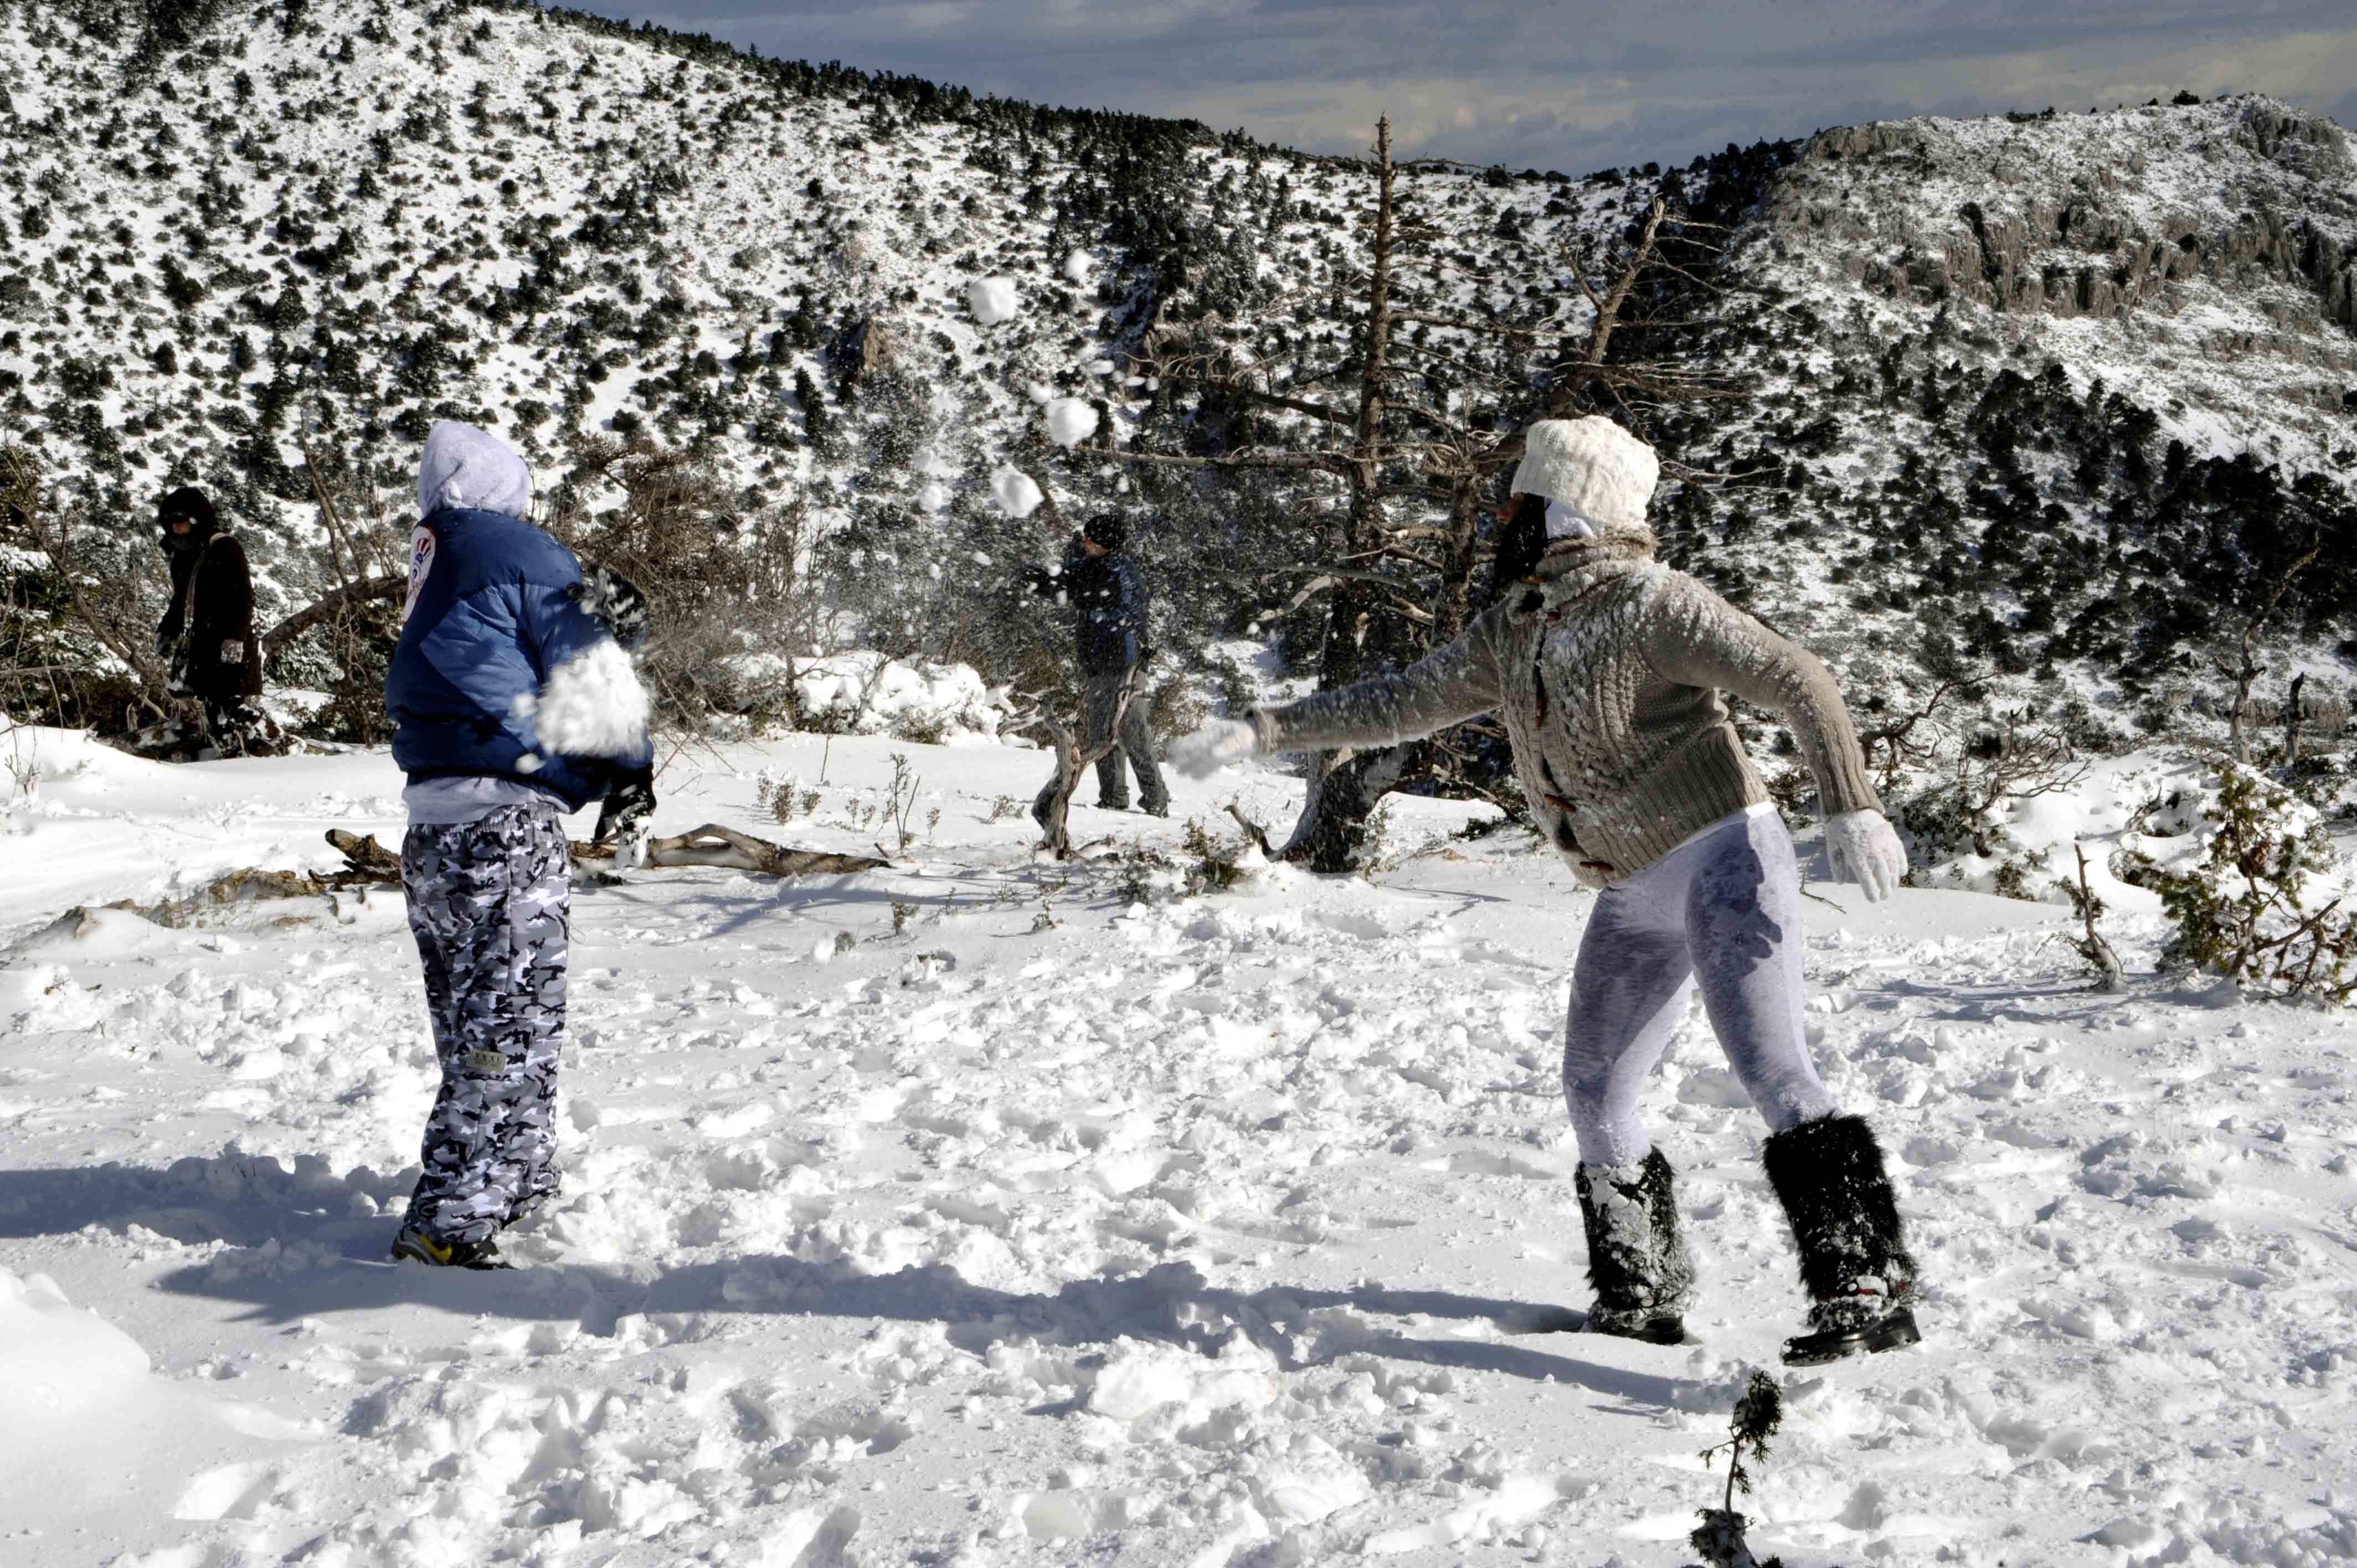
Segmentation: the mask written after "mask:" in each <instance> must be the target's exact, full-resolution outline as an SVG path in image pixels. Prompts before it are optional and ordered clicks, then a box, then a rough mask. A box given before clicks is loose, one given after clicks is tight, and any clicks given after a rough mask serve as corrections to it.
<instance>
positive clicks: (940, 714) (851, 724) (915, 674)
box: [794, 649, 1010, 745]
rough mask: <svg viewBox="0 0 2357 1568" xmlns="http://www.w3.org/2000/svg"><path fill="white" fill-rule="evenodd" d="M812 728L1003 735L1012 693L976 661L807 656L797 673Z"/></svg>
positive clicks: (925, 739)
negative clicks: (993, 682) (991, 683)
mask: <svg viewBox="0 0 2357 1568" xmlns="http://www.w3.org/2000/svg"><path fill="white" fill-rule="evenodd" d="M794 697H795V703H794V706H795V711H796V712H797V713H799V714H801V715H802V724H803V725H804V726H805V727H806V728H809V729H813V730H820V731H827V732H832V733H834V734H839V735H891V736H899V738H901V739H903V740H913V741H918V742H920V743H923V744H928V745H939V744H941V743H942V742H945V741H949V740H952V739H955V738H956V737H958V736H990V737H993V738H996V736H997V735H998V731H999V725H1002V724H1004V723H1005V722H1006V720H1007V718H1008V717H1009V716H1010V710H1009V709H1008V707H1007V704H1006V696H1005V694H1004V693H1001V692H998V691H994V690H993V689H991V688H990V687H988V686H985V684H984V683H983V679H982V677H981V676H980V675H978V674H976V673H975V672H974V669H973V667H972V666H970V665H965V664H911V663H903V662H901V661H900V660H896V659H888V658H887V657H885V656H884V655H883V654H881V653H878V652H876V651H875V650H871V649H855V650H851V651H848V652H844V653H835V654H830V655H828V656H827V657H825V658H823V659H813V660H805V661H804V662H803V663H802V666H801V667H800V669H799V671H797V673H796V675H795V679H794Z"/></svg>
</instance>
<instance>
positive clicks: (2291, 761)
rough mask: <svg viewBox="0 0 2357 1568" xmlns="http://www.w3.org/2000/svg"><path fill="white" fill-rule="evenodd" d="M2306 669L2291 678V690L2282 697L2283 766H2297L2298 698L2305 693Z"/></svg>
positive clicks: (2306, 686) (2306, 687) (2306, 684)
mask: <svg viewBox="0 0 2357 1568" xmlns="http://www.w3.org/2000/svg"><path fill="white" fill-rule="evenodd" d="M2307 690H2308V671H2305V670H2303V671H2299V673H2298V674H2297V675H2294V676H2293V677H2292V678H2291V690H2290V692H2288V693H2286V695H2285V698H2284V766H2285V767H2286V768H2298V766H2299V721H2300V700H2301V699H2302V698H2303V697H2304V696H2306V695H2307Z"/></svg>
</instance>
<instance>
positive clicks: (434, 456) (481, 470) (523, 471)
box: [417, 419, 532, 518]
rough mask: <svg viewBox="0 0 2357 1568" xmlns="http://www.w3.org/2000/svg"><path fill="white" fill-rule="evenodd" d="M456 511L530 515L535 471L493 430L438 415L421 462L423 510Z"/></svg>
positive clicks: (419, 482) (419, 507)
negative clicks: (477, 427)
mask: <svg viewBox="0 0 2357 1568" xmlns="http://www.w3.org/2000/svg"><path fill="white" fill-rule="evenodd" d="M447 510H462V511H495V512H500V513H502V514H504V515H506V516H508V517H514V518H523V517H529V516H530V515H531V514H532V470H531V469H530V468H528V467H525V466H524V461H523V459H522V457H519V456H516V454H515V452H514V450H513V449H512V448H511V447H510V446H508V444H507V443H506V442H504V441H501V440H500V438H499V437H498V436H496V435H491V434H490V432H489V431H485V430H478V429H476V428H475V427H474V426H473V425H471V424H459V423H458V422H457V420H454V419H437V420H436V421H435V422H434V428H433V429H432V430H430V431H428V432H426V435H425V458H424V459H423V460H422V461H421V462H420V463H419V464H418V466H417V511H418V515H419V516H421V517H432V516H433V515H434V514H435V513H436V512H437V511H447Z"/></svg>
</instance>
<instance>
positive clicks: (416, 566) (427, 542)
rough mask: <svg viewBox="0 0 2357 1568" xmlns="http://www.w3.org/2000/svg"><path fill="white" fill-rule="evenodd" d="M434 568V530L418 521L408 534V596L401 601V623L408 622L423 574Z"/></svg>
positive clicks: (421, 586)
mask: <svg viewBox="0 0 2357 1568" xmlns="http://www.w3.org/2000/svg"><path fill="white" fill-rule="evenodd" d="M432 570H434V531H433V530H432V529H430V528H428V527H426V526H425V524H424V523H422V522H421V523H419V524H418V525H417V527H416V528H415V529H414V531H413V532H411V533H410V535H409V596H408V597H407V598H405V599H404V600H402V601H401V624H402V625H404V626H407V625H408V624H409V612H410V611H412V610H414V609H415V608H416V607H417V596H418V594H419V593H420V592H421V591H422V590H423V589H424V588H425V575H426V574H427V573H428V572H431V571H432Z"/></svg>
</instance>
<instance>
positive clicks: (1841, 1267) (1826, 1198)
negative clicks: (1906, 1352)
mask: <svg viewBox="0 0 2357 1568" xmlns="http://www.w3.org/2000/svg"><path fill="white" fill-rule="evenodd" d="M1763 1160H1764V1163H1765V1164H1766V1165H1767V1167H1768V1185H1769V1186H1770V1187H1772V1188H1774V1189H1775V1193H1776V1201H1777V1202H1779V1203H1781V1204H1782V1205H1783V1206H1784V1219H1785V1220H1786V1222H1787V1223H1789V1224H1790V1225H1791V1226H1792V1242H1793V1245H1794V1246H1796V1247H1798V1248H1799V1249H1800V1253H1801V1283H1802V1285H1803V1288H1805V1289H1806V1290H1807V1291H1808V1293H1809V1332H1808V1333H1806V1334H1803V1335H1801V1336H1799V1337H1796V1338H1792V1339H1788V1340H1786V1341H1785V1342H1784V1360H1785V1363H1786V1364H1787V1365H1789V1366H1794V1367H1813V1366H1815V1365H1817V1364H1819V1363H1820V1362H1824V1361H1837V1360H1840V1359H1842V1358H1843V1357H1845V1356H1854V1355H1857V1353H1858V1352H1860V1351H1870V1350H1893V1349H1897V1348H1899V1347H1900V1346H1902V1345H1912V1344H1914V1343H1916V1342H1917V1341H1918V1340H1920V1339H1921V1338H1922V1335H1921V1334H1920V1333H1918V1332H1917V1331H1916V1328H1915V1313H1914V1302H1915V1260H1914V1259H1913V1258H1910V1257H1909V1256H1908V1255H1907V1243H1906V1240H1905V1238H1904V1236H1903V1234H1902V1233H1901V1229H1900V1223H1899V1206H1898V1204H1897V1202H1896V1201H1895V1200H1894V1199H1893V1198H1892V1197H1891V1194H1890V1178H1889V1176H1886V1175H1885V1174H1884V1173H1883V1169H1882V1149H1881V1146H1880V1145H1879V1144H1877V1143H1876V1142H1875V1141H1874V1133H1873V1131H1872V1129H1870V1128H1868V1127H1867V1124H1866V1122H1865V1121H1864V1119H1862V1118H1860V1117H1857V1116H1826V1117H1822V1118H1820V1119H1819V1120H1817V1121H1814V1122H1803V1123H1801V1125H1799V1126H1797V1127H1791V1128H1787V1129H1786V1130H1785V1131H1783V1132H1781V1133H1776V1134H1774V1135H1773V1136H1771V1137H1770V1139H1769V1140H1768V1144H1767V1147H1766V1149H1765V1150H1764V1151H1763Z"/></svg>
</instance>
